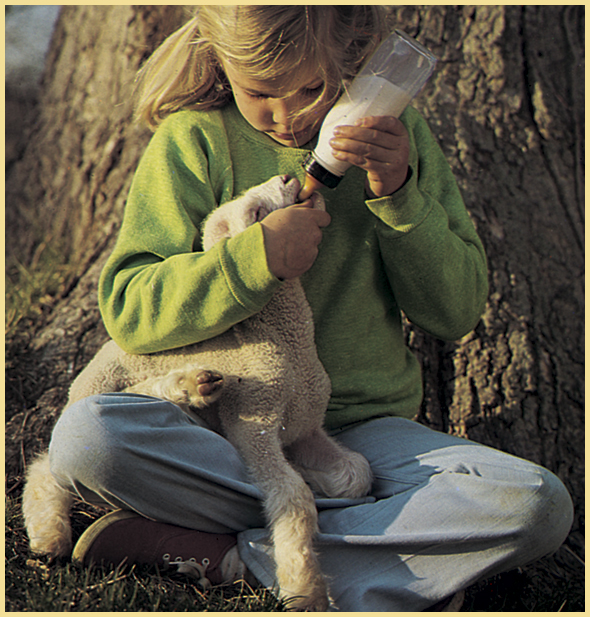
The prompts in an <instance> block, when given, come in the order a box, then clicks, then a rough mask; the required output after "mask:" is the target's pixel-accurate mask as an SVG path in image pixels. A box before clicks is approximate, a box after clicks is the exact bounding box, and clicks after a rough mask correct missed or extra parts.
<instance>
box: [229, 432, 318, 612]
mask: <svg viewBox="0 0 590 617" xmlns="http://www.w3.org/2000/svg"><path fill="white" fill-rule="evenodd" d="M248 424H249V423H239V424H238V425H235V426H232V427H231V428H230V429H229V430H228V429H227V427H226V432H227V436H228V439H229V440H230V441H231V442H232V443H233V444H234V446H235V447H236V448H237V449H238V450H239V452H240V453H241V455H242V456H243V458H244V460H245V462H246V465H247V467H248V469H249V470H250V472H251V474H252V476H253V479H254V481H255V482H256V484H257V485H258V486H259V487H260V488H261V489H262V491H263V493H264V495H265V503H264V507H265V512H266V516H267V519H268V524H269V528H270V531H271V537H272V542H273V548H274V558H275V564H276V575H277V582H278V585H279V588H280V594H281V596H282V597H284V598H289V599H290V601H289V603H288V605H287V606H288V608H291V609H296V610H303V611H325V610H326V609H327V608H328V606H329V600H328V590H327V586H326V582H325V580H324V577H323V575H322V573H321V571H320V566H319V563H318V560H317V557H316V555H315V553H314V551H313V540H314V536H315V534H316V532H317V510H316V507H315V502H314V498H313V494H312V492H311V491H310V489H309V487H308V486H307V484H305V482H304V480H303V478H302V477H301V476H300V475H299V474H298V473H297V472H296V471H295V470H294V469H293V468H292V467H291V465H290V464H289V463H288V462H287V460H286V459H285V457H284V455H283V451H282V448H281V444H280V440H279V438H278V435H277V432H278V431H273V430H272V429H268V430H264V429H261V428H260V427H259V426H253V425H252V424H249V425H248Z"/></svg>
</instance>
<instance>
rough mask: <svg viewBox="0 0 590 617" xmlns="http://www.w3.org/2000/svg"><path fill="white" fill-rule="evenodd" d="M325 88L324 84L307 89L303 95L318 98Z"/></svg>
mask: <svg viewBox="0 0 590 617" xmlns="http://www.w3.org/2000/svg"><path fill="white" fill-rule="evenodd" d="M323 88H324V84H320V85H319V86H316V87H315V88H305V89H304V90H303V94H304V95H305V96H317V95H318V94H319V93H320V92H321V91H322V90H323Z"/></svg>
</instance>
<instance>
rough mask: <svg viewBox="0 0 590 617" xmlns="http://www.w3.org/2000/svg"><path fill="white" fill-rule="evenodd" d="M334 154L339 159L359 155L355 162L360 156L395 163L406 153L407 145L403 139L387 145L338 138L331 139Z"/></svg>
mask: <svg viewBox="0 0 590 617" xmlns="http://www.w3.org/2000/svg"><path fill="white" fill-rule="evenodd" d="M330 145H331V146H332V148H333V150H332V154H333V155H334V156H335V157H336V158H337V159H339V160H351V159H349V158H347V157H348V156H354V157H357V159H355V161H354V163H355V164H357V162H356V161H357V160H358V158H362V159H367V160H371V161H378V162H381V163H393V162H396V161H398V160H399V159H400V157H401V156H404V155H405V151H406V147H405V144H404V143H403V142H401V141H399V142H396V143H393V142H389V143H387V145H386V146H381V145H378V144H375V143H370V142H366V141H356V140H351V139H343V138H339V137H338V138H336V139H333V140H331V141H330ZM351 162H353V161H352V160H351Z"/></svg>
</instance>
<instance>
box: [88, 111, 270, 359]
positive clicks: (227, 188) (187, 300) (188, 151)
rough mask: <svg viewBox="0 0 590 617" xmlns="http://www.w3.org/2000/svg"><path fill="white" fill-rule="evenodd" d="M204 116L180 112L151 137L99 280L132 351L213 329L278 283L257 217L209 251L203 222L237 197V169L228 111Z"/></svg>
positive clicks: (113, 329) (259, 301)
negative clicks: (205, 248)
mask: <svg viewBox="0 0 590 617" xmlns="http://www.w3.org/2000/svg"><path fill="white" fill-rule="evenodd" d="M215 113H216V112H210V114H215ZM199 117H201V118H202V114H197V113H195V112H192V113H191V112H180V113H178V114H173V115H172V116H170V117H169V118H168V119H167V120H166V121H165V122H164V123H163V124H162V125H161V126H160V127H159V128H158V130H157V131H156V133H155V135H154V136H153V137H152V140H151V141H150V143H149V144H148V147H147V149H146V152H145V153H144V155H143V157H142V159H141V161H140V164H139V166H138V169H137V171H136V174H135V176H134V179H133V182H132V186H131V189H130V192H129V196H128V199H127V204H126V207H125V214H124V217H123V222H122V226H121V230H120V232H119V236H118V239H117V243H116V246H115V249H114V251H113V253H112V255H111V256H110V257H109V259H108V261H107V263H106V264H105V267H104V269H103V271H102V274H101V277H100V280H99V306H100V310H101V314H102V317H103V320H104V322H105V326H106V328H107V330H108V332H109V334H110V335H111V337H112V338H113V339H114V340H115V341H116V342H117V343H118V344H119V345H120V346H121V347H122V348H123V349H124V350H126V351H128V352H130V353H151V352H155V351H162V350H165V349H172V348H175V347H180V346H183V345H188V344H191V343H194V342H198V341H201V340H204V339H207V338H211V337H213V336H216V335H217V334H220V333H221V332H223V331H225V330H227V329H228V328H230V327H231V326H232V325H234V324H235V323H237V322H239V321H242V320H243V319H245V318H247V317H249V316H250V315H252V314H253V313H255V312H257V311H259V310H260V309H261V308H262V307H263V306H264V305H265V304H266V303H267V302H268V300H269V299H270V298H271V296H272V294H273V292H274V291H275V289H276V288H277V287H278V286H279V285H280V282H279V281H278V279H276V278H275V277H274V276H273V275H272V273H271V272H270V271H269V269H268V265H267V263H266V252H265V250H264V238H263V233H262V228H261V226H260V225H259V224H255V225H253V226H251V227H249V228H248V229H247V230H246V231H245V232H243V233H241V234H239V235H238V236H236V237H234V238H231V239H229V240H223V241H221V242H219V243H218V244H216V245H215V246H214V247H212V248H211V249H210V250H209V251H207V252H203V251H202V248H201V235H200V226H201V223H202V221H203V220H204V218H205V217H206V216H207V214H208V213H209V212H211V211H212V210H213V209H214V208H216V207H217V206H218V205H219V204H220V203H223V202H225V201H228V200H229V199H231V198H232V197H233V177H232V166H231V161H230V157H229V154H228V153H229V148H228V147H227V141H228V137H227V135H226V133H225V130H224V127H223V121H222V120H221V118H220V117H218V121H217V122H213V121H211V120H209V121H207V122H202V124H204V127H203V126H200V125H199V123H198V122H197V120H198V118H199ZM213 117H215V116H214V115H213Z"/></svg>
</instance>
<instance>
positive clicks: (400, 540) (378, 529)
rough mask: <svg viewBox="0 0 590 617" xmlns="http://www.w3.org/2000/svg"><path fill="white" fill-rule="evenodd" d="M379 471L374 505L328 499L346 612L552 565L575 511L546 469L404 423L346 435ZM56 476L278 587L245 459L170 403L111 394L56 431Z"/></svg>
mask: <svg viewBox="0 0 590 617" xmlns="http://www.w3.org/2000/svg"><path fill="white" fill-rule="evenodd" d="M335 436H336V438H337V439H339V440H340V441H341V442H342V443H344V444H345V445H347V446H348V447H350V448H352V449H353V450H356V451H358V452H361V453H362V454H364V456H365V457H366V458H367V460H368V461H369V462H370V464H371V467H372V470H373V473H374V476H375V482H374V485H373V489H372V492H371V494H370V495H369V496H368V497H366V498H364V499H357V500H349V499H318V500H317V506H318V510H319V525H320V534H319V537H318V539H317V549H318V552H319V555H320V561H321V564H322V569H323V572H324V573H325V574H326V576H327V578H328V581H329V584H330V590H331V595H332V597H333V599H334V600H335V602H336V605H337V606H338V608H339V609H340V610H343V611H420V610H423V609H425V608H427V607H429V606H431V605H432V604H434V603H435V602H436V601H438V600H440V599H441V598H444V597H446V596H448V595H450V594H452V593H453V592H455V591H457V590H459V589H461V588H464V587H466V586H467V585H470V584H471V583H474V582H476V581H477V580H480V579H482V578H484V577H486V576H489V575H492V574H496V573H498V572H502V571H505V570H508V569H512V568H514V567H517V566H521V565H524V564H526V563H529V562H531V561H534V560H536V559H538V558H540V557H542V556H543V555H546V554H548V553H551V552H553V551H555V550H556V549H557V548H558V547H559V545H560V544H561V543H562V542H563V540H564V539H565V537H566V536H567V534H568V532H569V529H570V526H571V523H572V518H573V508H572V502H571V499H570V496H569V494H568V493H567V491H566V489H565V487H564V486H563V484H562V483H561V481H560V480H559V479H558V478H557V477H556V476H554V475H553V474H552V473H551V472H549V471H547V470H546V469H544V468H542V467H539V466H538V465H535V464H533V463H530V462H528V461H525V460H522V459H519V458H516V457H514V456H510V455H508V454H505V453H503V452H500V451H497V450H494V449H492V448H488V447H485V446H482V445H479V444H476V443H473V442H470V441H467V440H465V439H461V438H458V437H454V436H450V435H446V434H444V433H439V432H436V431H433V430H430V429H428V428H426V427H424V426H421V425H419V424H417V423H415V422H411V421H409V420H406V419H403V418H393V417H387V418H378V419H375V420H371V421H368V422H365V423H362V424H358V425H354V426H351V427H349V428H346V429H344V430H341V431H339V432H337V433H336V435H335ZM49 451H50V460H51V470H52V473H53V474H54V476H55V477H56V479H57V481H58V482H59V484H60V485H62V486H63V487H64V488H67V489H69V490H71V491H73V492H74V493H75V494H77V495H78V496H79V497H81V498H82V499H84V500H86V501H88V502H90V503H94V504H98V505H105V504H110V505H111V506H113V507H116V508H124V509H127V510H133V511H136V512H139V513H140V514H143V515H144V516H146V517H149V518H152V519H155V520H158V521H162V522H166V523H172V524H175V525H180V526H183V527H188V528H193V529H199V530H201V531H208V532H214V533H236V532H237V534H238V546H239V551H240V555H241V557H242V559H243V561H244V562H245V563H246V565H247V567H248V569H249V570H250V571H251V572H252V573H253V574H254V575H255V576H256V577H257V578H258V580H259V581H260V582H261V583H262V584H263V585H265V586H267V587H272V586H273V583H274V574H273V562H272V559H271V558H270V556H269V553H270V545H269V539H268V536H267V533H266V530H265V528H264V525H265V523H264V516H263V512H262V507H261V497H262V495H261V492H260V491H259V489H258V488H257V487H256V486H255V485H253V484H252V483H251V481H250V479H249V477H248V472H247V470H246V469H245V467H244V465H243V463H242V461H241V459H240V457H239V455H238V453H237V452H236V450H235V449H234V448H233V446H232V445H231V444H230V443H229V442H228V441H227V440H225V439H224V438H223V437H221V436H220V435H218V434H216V433H214V432H212V431H210V430H208V429H207V428H205V427H203V426H200V425H199V424H198V423H197V422H195V421H194V420H192V419H191V418H189V417H188V416H186V415H185V414H184V413H183V412H182V411H181V410H180V409H179V408H178V407H176V406H175V405H173V404H172V403H168V402H165V401H161V400H159V399H155V398H152V397H148V396H142V395H137V394H104V395H99V396H93V397H89V398H87V399H84V400H82V401H79V402H78V403H76V404H74V405H72V406H71V407H70V408H69V409H67V410H66V411H65V412H64V414H63V415H62V416H61V418H60V419H59V421H58V422H57V424H56V426H55V429H54V432H53V437H52V440H51V445H50V450H49Z"/></svg>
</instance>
